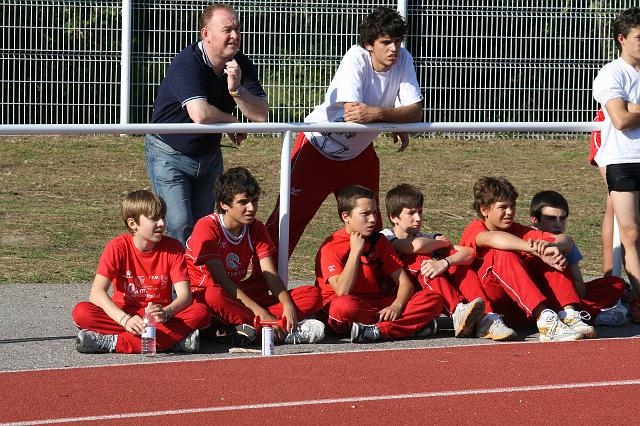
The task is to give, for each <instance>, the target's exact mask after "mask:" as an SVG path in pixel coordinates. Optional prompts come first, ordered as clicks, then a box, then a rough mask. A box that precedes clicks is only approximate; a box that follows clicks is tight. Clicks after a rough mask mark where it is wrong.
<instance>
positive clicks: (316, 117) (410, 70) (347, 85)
mask: <svg viewBox="0 0 640 426" xmlns="http://www.w3.org/2000/svg"><path fill="white" fill-rule="evenodd" d="M420 101H422V93H421V92H420V85H419V84H418V79H417V77H416V71H415V68H414V66H413V57H412V56H411V54H410V53H409V52H408V51H407V50H406V49H404V48H401V49H400V52H399V54H398V60H397V61H396V63H395V64H393V65H392V66H391V68H390V69H389V70H388V71H385V72H377V71H375V70H374V69H373V65H372V63H371V55H370V53H369V51H367V50H366V49H364V48H362V47H360V46H358V45H356V46H352V47H351V49H349V51H348V52H347V53H346V54H345V55H344V57H343V58H342V61H341V62H340V66H339V67H338V70H337V71H336V75H335V76H333V80H331V85H330V86H329V89H328V90H327V94H326V95H325V100H324V102H323V103H322V104H321V105H318V106H317V107H315V109H314V110H313V111H312V112H311V114H309V115H308V116H307V117H306V118H305V119H304V121H305V123H326V122H344V118H343V117H342V116H343V113H344V108H343V104H344V103H345V102H361V103H364V104H367V105H369V106H377V107H386V108H391V107H397V106H405V105H411V104H414V103H416V102H420ZM377 135H378V134H377V133H371V132H353V133H331V132H327V133H318V132H305V136H306V137H307V139H309V141H310V142H311V143H312V144H313V145H314V146H315V147H316V148H317V149H318V150H319V151H320V152H321V153H322V154H324V155H325V156H326V157H328V158H331V159H333V160H342V161H344V160H350V159H352V158H355V157H356V156H358V155H359V154H360V153H361V152H362V151H364V150H365V148H367V147H368V146H369V144H371V142H373V140H374V139H375V138H376V136H377Z"/></svg>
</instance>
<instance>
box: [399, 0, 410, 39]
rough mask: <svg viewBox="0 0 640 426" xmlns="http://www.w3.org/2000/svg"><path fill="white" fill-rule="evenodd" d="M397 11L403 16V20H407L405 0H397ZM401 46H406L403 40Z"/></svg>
mask: <svg viewBox="0 0 640 426" xmlns="http://www.w3.org/2000/svg"><path fill="white" fill-rule="evenodd" d="M398 13H399V14H400V15H401V16H402V17H403V18H404V20H405V21H406V20H407V0H398ZM407 35H409V34H407ZM402 47H406V46H405V41H404V40H403V41H402Z"/></svg>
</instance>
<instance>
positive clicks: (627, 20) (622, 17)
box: [611, 7, 640, 50]
mask: <svg viewBox="0 0 640 426" xmlns="http://www.w3.org/2000/svg"><path fill="white" fill-rule="evenodd" d="M638 27H640V8H638V7H632V8H629V9H627V10H625V11H623V12H622V13H620V14H619V15H618V16H616V18H615V19H614V20H613V25H612V26H611V36H612V37H613V41H615V42H616V46H618V49H620V50H622V46H621V45H620V42H619V41H618V34H622V36H623V37H627V35H628V34H629V32H631V30H632V29H634V28H638Z"/></svg>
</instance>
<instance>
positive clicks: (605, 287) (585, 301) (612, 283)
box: [580, 275, 626, 325]
mask: <svg viewBox="0 0 640 426" xmlns="http://www.w3.org/2000/svg"><path fill="white" fill-rule="evenodd" d="M585 289H586V294H585V296H584V298H582V299H580V305H581V306H582V308H583V309H584V310H585V311H587V312H588V313H589V315H591V322H592V323H594V322H595V321H596V318H597V317H598V316H599V315H600V314H601V313H602V309H609V308H611V307H613V306H614V305H616V303H618V300H620V298H621V297H622V295H623V294H624V291H625V289H626V285H625V283H624V281H623V280H622V278H620V277H616V276H614V275H608V276H604V277H601V278H596V279H595V280H591V281H588V282H586V283H585ZM621 314H622V312H621ZM621 314H619V315H617V316H618V318H617V321H613V322H612V323H611V324H607V325H618V324H621V323H624V322H625V320H626V318H624V315H621ZM605 323H606V322H605ZM596 325H604V324H596Z"/></svg>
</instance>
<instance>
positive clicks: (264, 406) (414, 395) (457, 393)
mask: <svg viewBox="0 0 640 426" xmlns="http://www.w3.org/2000/svg"><path fill="white" fill-rule="evenodd" d="M638 385H640V379H634V380H615V381H606V382H586V383H564V384H558V385H539V386H520V387H507V388H489V389H471V390H457V391H441V392H424V393H406V394H399V395H380V396H360V397H351V398H335V399H311V400H307V401H289V402H271V403H265V404H248V405H231V406H227V407H202V408H186V409H183V410H165V411H147V412H140V413H123V414H111V415H104V416H87V417H67V418H61V419H40V420H30V421H23V422H15V423H0V426H27V425H48V424H57V423H75V422H90V421H102V420H123V419H133V418H140V417H156V416H171V415H182V414H197V413H214V412H220V411H243V410H261V409H267V408H287V407H300V406H308V405H326V404H348V403H354V402H369V401H391V400H396V399H416V398H440V397H450V396H467V395H486V394H498V393H514V392H539V391H546V390H566V389H584V388H596V387H616V386H638Z"/></svg>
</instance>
